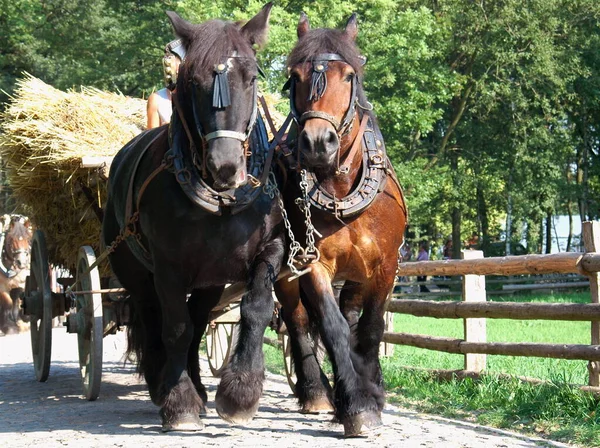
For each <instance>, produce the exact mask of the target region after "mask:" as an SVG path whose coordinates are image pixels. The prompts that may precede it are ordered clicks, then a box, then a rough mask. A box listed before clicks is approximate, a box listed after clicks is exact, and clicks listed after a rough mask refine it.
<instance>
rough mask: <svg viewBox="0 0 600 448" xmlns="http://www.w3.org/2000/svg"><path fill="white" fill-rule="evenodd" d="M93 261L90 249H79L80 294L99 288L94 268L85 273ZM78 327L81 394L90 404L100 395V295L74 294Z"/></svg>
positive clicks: (94, 258) (92, 250) (96, 270)
mask: <svg viewBox="0 0 600 448" xmlns="http://www.w3.org/2000/svg"><path fill="white" fill-rule="evenodd" d="M95 261H96V256H95V255H94V249H92V248H91V247H90V246H82V247H81V248H80V249H79V259H78V261H77V284H78V285H79V288H78V290H80V291H82V292H83V291H97V290H99V289H100V275H99V273H98V268H97V267H95V268H94V269H92V270H91V271H89V272H88V270H89V267H90V266H91V265H92V264H93V263H94V262H95ZM76 303H77V305H76V307H77V314H78V316H79V319H78V321H79V326H78V330H77V342H78V346H79V371H80V373H81V381H82V383H83V394H84V395H85V397H86V398H87V399H88V400H89V401H94V400H95V399H96V398H98V395H99V393H100V382H101V380H102V337H103V334H104V333H103V332H104V325H103V322H102V294H101V293H92V292H86V293H84V294H77V300H76Z"/></svg>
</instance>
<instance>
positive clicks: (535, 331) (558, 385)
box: [265, 293, 600, 447]
mask: <svg viewBox="0 0 600 448" xmlns="http://www.w3.org/2000/svg"><path fill="white" fill-rule="evenodd" d="M493 299H494V300H508V301H526V302H530V301H538V302H576V303H589V300H590V299H589V293H580V294H556V295H544V296H542V295H523V296H513V297H511V298H510V299H496V298H493ZM394 330H395V331H396V332H403V333H414V334H426V335H432V336H444V337H451V338H460V339H462V338H463V324H462V320H461V319H434V318H424V317H413V316H407V315H399V314H398V315H396V316H395V320H394ZM270 336H271V337H273V336H272V335H270ZM487 339H488V341H490V342H546V343H562V344H589V343H590V323H588V322H562V321H538V320H523V321H519V320H504V319H488V320H487ZM265 351H266V360H267V368H268V369H269V370H272V371H274V372H277V373H282V372H283V362H282V354H281V350H280V349H275V348H272V347H268V346H265ZM463 362H464V361H463V356H462V355H453V354H447V353H443V352H436V351H431V350H425V349H418V348H413V347H404V346H396V347H395V349H394V355H393V356H392V357H390V358H383V359H382V360H381V364H382V369H383V373H384V378H385V381H386V389H387V390H388V400H389V401H390V402H394V403H397V404H400V405H402V406H405V407H409V408H412V409H416V410H419V411H421V412H429V413H433V414H438V415H443V416H446V417H453V418H462V419H466V420H470V421H475V422H478V423H481V424H485V425H490V426H496V427H499V428H508V429H511V430H516V431H520V432H523V433H527V434H536V435H538V436H543V437H546V438H549V439H552V440H558V441H562V442H567V443H577V444H578V445H581V446H595V447H600V398H598V396H597V397H594V396H593V395H591V394H589V393H583V392H581V391H580V390H579V388H578V385H585V384H587V361H571V360H559V359H550V358H548V359H546V358H527V357H515V356H490V355H488V357H487V372H488V373H489V375H488V376H485V377H483V379H482V380H480V381H473V380H463V381H457V380H454V381H448V382H441V381H438V380H436V379H435V378H433V377H432V376H431V375H430V374H429V373H428V372H427V371H426V370H423V369H462V368H463ZM405 366H410V367H418V368H420V369H407V368H405ZM497 373H498V374H500V373H502V374H509V375H516V376H526V377H532V378H538V379H541V380H545V381H547V383H545V384H543V385H533V384H529V383H524V382H521V381H519V380H518V379H516V378H515V379H505V378H503V377H500V376H498V375H495V374H497Z"/></svg>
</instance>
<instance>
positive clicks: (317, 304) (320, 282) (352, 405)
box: [300, 263, 381, 437]
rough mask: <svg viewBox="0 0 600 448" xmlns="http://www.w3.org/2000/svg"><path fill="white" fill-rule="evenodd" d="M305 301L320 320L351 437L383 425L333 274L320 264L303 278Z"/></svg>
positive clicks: (337, 400)
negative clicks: (356, 364) (359, 369)
mask: <svg viewBox="0 0 600 448" xmlns="http://www.w3.org/2000/svg"><path fill="white" fill-rule="evenodd" d="M300 287H301V290H302V301H303V302H305V303H306V306H307V307H310V309H311V310H312V312H311V315H312V314H314V315H315V318H316V319H317V321H318V323H319V331H320V334H321V337H322V338H323V343H324V344H325V347H327V352H328V353H329V359H330V360H331V364H332V367H333V372H334V383H335V385H334V404H335V410H336V413H335V415H336V418H337V420H338V421H339V422H340V423H342V424H343V425H344V433H345V435H346V436H347V437H351V436H355V435H358V434H360V433H361V432H362V428H363V426H366V427H368V428H370V427H376V426H380V425H381V417H380V413H379V406H378V403H377V400H376V399H375V394H374V390H373V389H374V388H373V387H372V386H371V383H370V382H367V381H364V380H363V378H361V377H360V376H359V375H358V373H357V372H356V370H355V367H354V363H353V360H352V358H353V356H354V355H353V353H352V349H351V347H350V328H349V326H348V322H347V321H346V319H345V318H344V316H343V315H342V313H341V312H340V308H339V306H338V304H337V303H336V301H335V296H334V293H333V288H332V286H331V278H330V277H329V273H328V271H327V270H326V269H325V268H324V267H323V266H322V265H320V264H318V263H316V264H313V265H312V271H311V272H310V273H308V274H306V275H304V276H303V277H301V278H300Z"/></svg>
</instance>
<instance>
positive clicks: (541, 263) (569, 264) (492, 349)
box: [383, 222, 600, 388]
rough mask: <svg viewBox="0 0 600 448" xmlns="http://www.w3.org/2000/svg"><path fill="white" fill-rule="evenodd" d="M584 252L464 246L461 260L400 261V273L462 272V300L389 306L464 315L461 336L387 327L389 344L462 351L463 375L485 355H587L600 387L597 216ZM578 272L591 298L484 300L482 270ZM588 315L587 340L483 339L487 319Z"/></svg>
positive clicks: (481, 365)
mask: <svg viewBox="0 0 600 448" xmlns="http://www.w3.org/2000/svg"><path fill="white" fill-rule="evenodd" d="M583 238H584V244H585V250H586V252H585V253H559V254H550V255H521V256H508V257H501V258H483V253H482V252H481V251H473V250H469V251H463V252H462V254H463V259H462V260H444V261H425V262H411V263H401V264H400V265H399V275H402V276H434V275H441V276H454V275H461V276H463V280H462V302H454V301H424V300H404V299H401V300H398V299H392V300H390V302H389V304H388V308H387V309H388V311H390V312H392V313H403V314H411V315H414V316H427V317H436V318H460V319H463V320H464V339H453V338H443V337H434V336H425V335H416V334H407V333H393V332H386V333H385V334H384V337H383V341H384V342H386V343H391V344H401V345H409V346H413V347H419V348H426V349H430V350H438V351H443V352H448V353H458V354H464V356H465V363H464V370H463V371H462V374H463V375H467V376H469V375H470V374H473V373H474V374H479V373H480V372H481V371H483V370H485V368H486V355H488V354H490V355H512V356H535V357H546V358H562V359H581V360H587V361H588V372H589V381H588V385H589V386H592V387H594V388H597V387H600V295H599V281H600V273H599V272H600V253H598V252H600V222H585V223H583ZM560 273H563V274H568V273H579V274H582V275H585V276H587V277H588V278H589V288H590V293H591V300H590V303H589V304H577V303H573V304H563V303H560V304H556V303H515V302H487V301H486V289H485V277H484V276H485V275H524V274H560ZM488 318H489V319H547V320H565V321H589V322H590V323H591V340H590V345H580V344H539V343H497V342H487V341H486V319H488Z"/></svg>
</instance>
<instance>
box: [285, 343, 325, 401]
mask: <svg viewBox="0 0 600 448" xmlns="http://www.w3.org/2000/svg"><path fill="white" fill-rule="evenodd" d="M279 340H280V341H281V348H282V350H283V367H284V368H285V376H286V378H287V381H288V384H289V385H290V389H292V393H293V394H294V395H296V382H297V381H298V379H297V378H296V368H295V366H294V357H293V356H292V344H291V339H290V336H289V335H288V334H287V332H285V333H279ZM311 343H312V349H313V353H314V354H315V356H316V357H317V362H318V363H319V365H320V366H322V365H323V360H324V359H325V355H326V354H327V350H326V349H325V346H324V345H323V343H322V342H321V341H320V340H319V342H318V343H317V344H316V346H315V341H314V339H312V340H311Z"/></svg>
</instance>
